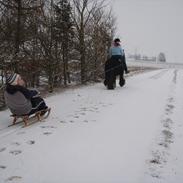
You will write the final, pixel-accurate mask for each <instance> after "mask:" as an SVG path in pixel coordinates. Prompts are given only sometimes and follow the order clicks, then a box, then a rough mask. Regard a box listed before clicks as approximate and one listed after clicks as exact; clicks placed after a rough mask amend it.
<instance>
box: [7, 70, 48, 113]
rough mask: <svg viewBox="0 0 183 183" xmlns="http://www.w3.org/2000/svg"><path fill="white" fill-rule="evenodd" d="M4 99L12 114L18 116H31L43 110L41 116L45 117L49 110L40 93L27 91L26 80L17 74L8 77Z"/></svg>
mask: <svg viewBox="0 0 183 183" xmlns="http://www.w3.org/2000/svg"><path fill="white" fill-rule="evenodd" d="M4 97H5V101H6V104H7V106H8V108H9V109H10V111H11V112H12V114H15V115H17V116H21V115H31V114H34V113H36V112H37V111H40V110H43V111H42V114H41V115H44V114H45V112H46V109H47V108H48V107H47V105H46V103H45V101H44V100H43V98H41V97H40V95H39V92H38V91H37V90H35V89H33V90H30V89H27V88H26V87H25V82H24V80H23V79H22V78H21V76H20V75H19V74H17V73H13V74H9V75H7V77H6V88H5V92H4ZM44 110H45V111H44Z"/></svg>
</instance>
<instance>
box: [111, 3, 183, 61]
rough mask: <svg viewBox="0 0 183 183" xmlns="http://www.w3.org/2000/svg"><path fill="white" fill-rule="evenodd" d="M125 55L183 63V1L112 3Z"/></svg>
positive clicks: (118, 34)
mask: <svg viewBox="0 0 183 183" xmlns="http://www.w3.org/2000/svg"><path fill="white" fill-rule="evenodd" d="M111 2H112V6H113V12H114V14H115V16H116V17H117V36H118V37H120V38H121V41H122V44H123V46H124V48H125V50H126V53H135V52H137V53H141V54H145V55H147V56H157V55H158V54H159V53H160V52H164V53H165V55H166V57H167V62H179V63H180V62H181V63H183V0H111Z"/></svg>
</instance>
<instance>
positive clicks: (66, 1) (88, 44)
mask: <svg viewBox="0 0 183 183" xmlns="http://www.w3.org/2000/svg"><path fill="white" fill-rule="evenodd" d="M114 31H115V18H114V17H113V14H112V12H111V10H110V8H109V7H108V6H107V5H106V2H105V0H11V1H10V0H0V32H1V34H0V71H4V72H3V73H6V72H8V71H16V72H18V73H20V74H22V75H23V76H24V77H25V79H26V81H27V83H28V85H29V86H32V87H34V86H36V85H37V86H38V85H39V84H40V81H41V78H42V80H43V79H44V80H45V79H46V81H47V84H48V88H49V91H53V88H54V86H55V85H58V84H63V85H67V84H68V82H70V81H72V80H77V81H78V80H79V82H81V83H82V84H84V83H86V82H87V81H88V80H95V81H96V80H97V79H98V78H99V77H101V73H102V71H103V63H104V62H105V60H106V57H107V50H108V48H109V46H110V44H111V40H112V39H113V35H114ZM2 75H4V74H2Z"/></svg>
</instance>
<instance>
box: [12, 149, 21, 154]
mask: <svg viewBox="0 0 183 183" xmlns="http://www.w3.org/2000/svg"><path fill="white" fill-rule="evenodd" d="M20 153H22V151H21V150H14V151H10V154H13V155H18V154H20Z"/></svg>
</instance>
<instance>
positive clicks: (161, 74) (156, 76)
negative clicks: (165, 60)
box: [150, 69, 168, 79]
mask: <svg viewBox="0 0 183 183" xmlns="http://www.w3.org/2000/svg"><path fill="white" fill-rule="evenodd" d="M167 72H168V69H166V70H164V69H163V70H162V71H160V72H159V73H157V74H155V75H154V76H151V77H150V79H159V78H161V77H162V76H163V75H164V74H165V73H167Z"/></svg>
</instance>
